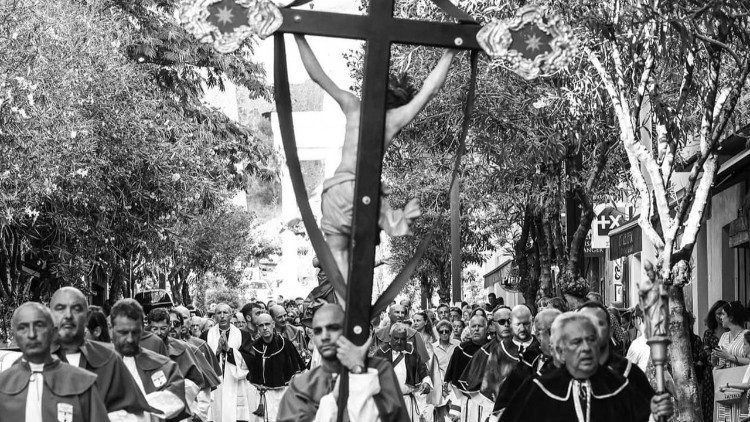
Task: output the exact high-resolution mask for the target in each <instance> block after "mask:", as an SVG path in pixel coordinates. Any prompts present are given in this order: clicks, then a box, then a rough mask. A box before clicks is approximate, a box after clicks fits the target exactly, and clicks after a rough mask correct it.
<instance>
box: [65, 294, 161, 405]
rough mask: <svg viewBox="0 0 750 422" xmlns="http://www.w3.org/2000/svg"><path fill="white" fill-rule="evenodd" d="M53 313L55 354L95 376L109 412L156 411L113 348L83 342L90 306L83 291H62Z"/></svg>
mask: <svg viewBox="0 0 750 422" xmlns="http://www.w3.org/2000/svg"><path fill="white" fill-rule="evenodd" d="M50 309H51V311H52V320H53V322H54V324H55V327H56V328H57V344H56V345H53V346H52V353H53V354H55V355H56V356H57V357H58V358H60V360H62V361H63V362H66V363H69V364H71V365H73V366H77V367H79V368H82V369H85V370H87V371H89V372H92V373H94V374H96V376H97V379H96V386H97V388H98V389H99V393H100V395H101V397H102V399H103V400H104V405H105V406H106V408H107V411H108V412H110V413H113V412H117V411H120V410H124V411H126V412H127V413H131V414H141V413H142V412H149V411H152V410H153V409H152V408H151V407H150V406H149V404H148V402H147V401H146V397H145V396H144V395H143V393H142V392H141V390H140V389H139V388H138V385H137V384H136V382H135V380H134V379H133V377H132V376H131V375H130V372H129V371H128V368H127V367H126V366H125V363H123V361H122V358H121V357H120V356H119V355H118V354H117V353H116V352H115V351H114V347H113V346H112V344H110V343H100V342H98V341H91V340H86V339H85V338H84V329H85V328H86V319H87V312H88V303H87V300H86V296H84V295H83V293H81V291H80V290H78V289H76V288H74V287H63V288H61V289H59V290H58V291H56V292H55V293H54V294H53V295H52V298H51V299H50Z"/></svg>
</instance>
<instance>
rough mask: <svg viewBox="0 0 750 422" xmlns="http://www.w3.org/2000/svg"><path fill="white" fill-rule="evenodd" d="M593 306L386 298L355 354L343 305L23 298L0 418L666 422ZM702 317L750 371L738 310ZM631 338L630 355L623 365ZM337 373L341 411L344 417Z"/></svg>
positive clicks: (637, 362)
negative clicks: (418, 305) (415, 303)
mask: <svg viewBox="0 0 750 422" xmlns="http://www.w3.org/2000/svg"><path fill="white" fill-rule="evenodd" d="M590 299H594V300H590V301H588V302H586V303H584V304H583V305H581V306H580V307H578V308H577V309H572V310H569V309H567V304H566V303H565V302H564V301H556V300H550V301H545V303H543V304H542V306H541V307H540V308H539V310H538V311H537V312H536V314H534V313H532V310H531V309H530V308H529V307H527V306H526V305H517V306H514V307H512V308H510V307H508V306H505V305H503V304H502V301H497V300H496V299H495V298H494V296H490V297H489V303H487V304H486V305H483V306H479V305H473V306H471V305H469V304H466V303H463V304H462V306H449V305H447V304H441V305H439V306H438V307H436V308H434V309H426V310H422V309H413V307H412V305H411V303H410V301H408V300H404V301H401V302H400V303H395V302H394V303H392V304H391V306H390V307H389V309H388V310H387V312H386V314H385V315H383V316H382V318H381V317H380V316H378V317H376V318H375V319H374V320H373V322H372V324H373V325H372V336H371V337H370V340H369V341H368V342H367V343H365V344H364V345H359V346H358V345H355V344H353V343H351V342H350V341H349V340H347V339H346V337H345V336H344V335H343V334H344V332H343V327H344V311H343V309H342V308H341V307H340V306H339V305H337V304H335V303H325V304H320V303H319V304H317V305H316V307H310V306H309V303H304V304H303V301H302V299H301V298H298V299H297V300H290V301H286V302H281V301H280V302H278V303H277V302H274V301H271V302H269V303H263V302H260V301H251V302H250V303H248V304H245V305H244V306H242V307H240V309H239V310H237V309H233V308H232V307H231V306H230V305H228V304H226V303H218V304H212V305H211V306H210V307H209V312H208V314H207V315H206V317H205V318H203V317H200V316H197V315H195V311H191V310H190V309H188V308H186V307H183V306H173V307H157V308H154V309H149V310H148V312H147V313H145V312H144V309H143V307H142V306H141V305H140V304H139V303H138V302H137V301H135V300H133V299H122V300H120V301H118V302H116V303H115V304H113V305H112V306H111V307H110V308H107V309H103V308H100V307H96V306H89V305H88V304H87V298H86V296H85V295H84V294H83V293H81V292H80V291H79V290H77V289H75V288H72V287H64V288H61V289H60V290H58V291H57V292H55V293H54V294H53V295H52V297H51V299H50V302H49V304H48V306H45V305H43V304H40V303H36V302H27V303H25V304H23V305H21V306H20V307H18V308H17V309H16V310H15V312H14V313H13V318H12V329H13V341H12V342H11V343H10V344H9V346H8V347H7V348H5V349H3V350H0V371H2V372H0V415H2V416H1V417H2V419H3V420H5V418H6V417H8V420H25V421H27V422H42V421H44V422H48V421H54V420H57V421H68V422H79V421H87V422H88V421H91V422H98V421H106V420H109V421H113V422H117V421H214V422H236V421H246V422H250V421H295V422H297V421H335V420H342V419H339V417H340V415H339V414H341V415H344V419H347V418H348V420H350V421H376V420H380V421H440V422H442V421H456V420H461V421H480V422H483V421H495V420H500V421H536V420H539V421H583V422H590V421H605V420H606V421H644V422H645V421H647V420H650V418H658V417H660V416H667V417H668V416H670V415H671V414H672V412H673V405H672V401H671V398H670V396H669V394H667V393H665V394H656V393H655V391H654V389H653V388H652V385H651V384H650V383H649V380H648V378H647V377H646V375H645V373H644V371H648V370H649V369H648V362H647V359H646V360H645V361H646V362H645V364H644V362H643V361H642V356H641V355H639V354H638V351H637V350H638V348H639V347H640V346H639V344H640V343H641V341H640V340H639V338H640V337H634V338H633V341H632V342H631V341H629V338H630V337H629V336H628V334H627V331H628V330H626V329H622V328H621V327H620V326H619V322H620V317H619V316H615V315H613V313H612V310H610V309H608V308H606V307H605V306H604V305H602V304H601V302H600V301H599V300H597V299H599V298H598V296H596V295H593V296H590ZM712 312H713V313H714V314H716V318H717V320H716V321H721V325H722V326H724V327H726V328H727V329H728V331H726V332H722V333H719V332H718V331H717V330H718V328H711V327H714V326H711V325H710V326H709V327H710V330H709V331H710V332H709V331H707V333H706V334H707V335H709V334H713V335H714V336H718V337H719V339H718V344H725V346H727V347H725V348H721V349H719V350H720V351H715V352H714V353H713V357H715V359H713V360H712V362H713V364H714V365H717V366H719V365H723V366H726V365H741V364H743V363H748V362H750V359H748V358H747V355H746V353H745V352H746V351H747V349H749V348H750V347H749V346H747V343H743V341H745V342H746V341H748V340H746V339H745V337H749V338H750V336H739V334H738V333H739V331H738V332H735V331H737V327H735V326H734V325H732V324H737V323H738V321H739V320H738V319H736V318H737V317H736V315H737V313H736V312H737V309H735V305H734V304H733V303H730V304H723V305H722V306H718V305H717V307H716V309H715V310H712ZM616 321H617V322H616ZM716 321H714V322H716ZM615 327H617V328H615ZM711 330H713V331H711ZM616 331H617V332H618V333H619V334H615V332H616ZM732 333H734V335H733V334H732ZM718 334H721V335H720V336H719V335H718ZM618 337H622V338H624V339H625V341H623V339H618ZM739 337H741V338H742V339H741V340H739V341H738V340H737V338H739ZM625 343H631V346H630V349H632V350H633V351H635V352H634V354H633V356H632V357H631V359H632V360H629V359H628V358H626V357H624V356H623V353H624V350H625V349H624V344H625ZM735 343H736V344H738V345H739V346H737V347H734V346H733V344H735ZM743 344H744V345H745V346H744V347H743V346H742V345H743ZM735 349H736V353H735V354H732V352H731V351H733V350H735ZM722 350H729V351H730V352H722ZM628 356H631V354H630V353H629V354H628ZM743 359H744V360H743ZM342 371H346V372H347V373H348V375H347V382H346V384H345V385H348V401H347V402H346V403H347V404H346V409H341V411H339V403H338V397H339V391H340V386H341V378H340V376H339V374H340V373H342ZM732 387H734V388H750V384H746V385H735V386H732Z"/></svg>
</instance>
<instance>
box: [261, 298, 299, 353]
mask: <svg viewBox="0 0 750 422" xmlns="http://www.w3.org/2000/svg"><path fill="white" fill-rule="evenodd" d="M268 311H269V313H270V314H271V318H273V320H274V323H275V326H276V327H275V328H276V332H277V333H278V334H279V335H280V336H282V337H284V338H285V339H286V340H288V341H290V342H291V343H292V345H294V348H295V349H297V353H299V355H300V357H302V360H303V361H305V360H306V358H307V357H308V352H307V340H305V332H304V331H303V330H302V329H299V328H297V327H295V326H294V325H292V324H289V322H288V319H287V316H288V314H287V311H286V309H285V308H284V307H283V306H281V305H275V306H273V307H272V308H271V309H269V310H268Z"/></svg>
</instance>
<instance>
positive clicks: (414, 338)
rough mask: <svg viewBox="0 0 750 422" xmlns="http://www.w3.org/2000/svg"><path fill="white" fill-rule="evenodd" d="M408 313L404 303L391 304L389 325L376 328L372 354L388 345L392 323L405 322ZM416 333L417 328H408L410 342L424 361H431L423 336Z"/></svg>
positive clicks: (407, 336) (407, 335)
mask: <svg viewBox="0 0 750 422" xmlns="http://www.w3.org/2000/svg"><path fill="white" fill-rule="evenodd" d="M406 315H407V310H406V307H404V305H391V307H390V309H388V320H389V321H388V325H386V326H385V327H381V328H378V329H377V330H375V347H374V348H373V350H372V353H371V355H372V354H374V353H375V351H377V349H378V347H380V346H384V345H388V344H389V343H390V342H391V337H390V332H391V325H393V324H395V323H397V322H404V319H406ZM416 334H417V331H416V330H414V329H412V328H411V327H407V328H406V338H407V339H408V341H409V343H411V345H412V346H414V350H415V351H416V352H417V353H419V357H420V358H422V362H429V360H430V355H429V353H428V352H427V346H426V345H425V344H424V340H423V339H422V336H418V335H416Z"/></svg>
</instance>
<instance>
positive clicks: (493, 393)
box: [459, 305, 540, 420]
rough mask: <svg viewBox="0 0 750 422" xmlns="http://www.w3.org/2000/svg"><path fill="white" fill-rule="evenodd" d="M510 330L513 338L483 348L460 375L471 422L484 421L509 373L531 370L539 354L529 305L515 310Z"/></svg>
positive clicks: (466, 410)
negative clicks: (473, 421)
mask: <svg viewBox="0 0 750 422" xmlns="http://www.w3.org/2000/svg"><path fill="white" fill-rule="evenodd" d="M510 328H511V333H512V336H511V337H509V338H505V339H498V338H496V339H493V340H492V341H490V342H489V343H487V344H485V345H484V346H482V348H481V349H479V351H478V352H477V353H475V354H474V356H473V357H472V358H471V361H470V362H469V364H468V366H467V367H466V369H465V370H464V372H463V374H461V378H460V380H459V384H461V385H462V386H463V387H464V390H465V393H467V394H469V395H470V397H471V399H470V400H469V401H468V403H467V407H465V408H464V409H463V410H464V412H463V413H464V414H465V415H470V416H467V417H468V418H469V419H471V420H474V419H475V418H477V419H479V420H485V419H486V418H487V417H488V416H489V415H490V414H491V413H492V411H493V408H494V403H495V399H496V398H497V392H498V390H499V389H500V386H501V385H502V384H503V382H504V381H505V378H506V377H507V376H508V374H510V373H511V372H512V371H513V369H514V368H515V367H516V366H521V365H522V366H526V367H527V368H531V367H532V361H533V360H534V359H535V358H536V357H537V356H538V355H539V353H540V351H539V342H538V341H537V340H536V338H534V336H532V335H531V310H529V308H528V307H527V306H526V305H517V306H515V307H513V309H512V310H511V312H510ZM475 415H476V416H475Z"/></svg>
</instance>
